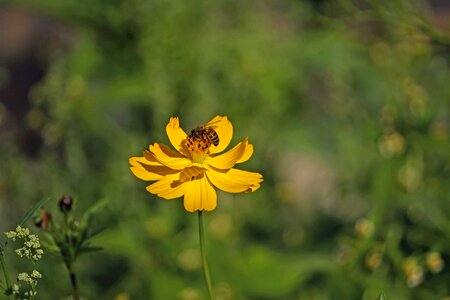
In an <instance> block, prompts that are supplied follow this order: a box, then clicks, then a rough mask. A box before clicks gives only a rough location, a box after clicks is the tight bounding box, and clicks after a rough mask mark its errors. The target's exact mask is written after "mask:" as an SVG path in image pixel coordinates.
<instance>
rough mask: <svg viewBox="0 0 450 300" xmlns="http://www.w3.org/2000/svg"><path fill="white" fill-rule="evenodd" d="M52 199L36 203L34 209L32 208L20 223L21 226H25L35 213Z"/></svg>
mask: <svg viewBox="0 0 450 300" xmlns="http://www.w3.org/2000/svg"><path fill="white" fill-rule="evenodd" d="M50 200H51V198H47V199H42V200H41V201H39V202H38V203H36V204H35V205H34V206H33V207H31V208H30V209H29V210H28V211H27V212H26V213H25V215H24V217H23V218H22V220H21V221H20V222H19V225H20V226H23V225H24V224H25V223H26V222H27V221H28V220H29V219H30V218H31V217H32V216H33V215H34V213H35V212H36V211H37V210H38V209H40V208H41V207H42V206H43V205H44V204H45V203H47V202H48V201H50Z"/></svg>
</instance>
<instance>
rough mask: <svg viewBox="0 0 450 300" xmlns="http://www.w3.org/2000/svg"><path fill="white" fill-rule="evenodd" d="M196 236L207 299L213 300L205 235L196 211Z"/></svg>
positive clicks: (200, 214)
mask: <svg viewBox="0 0 450 300" xmlns="http://www.w3.org/2000/svg"><path fill="white" fill-rule="evenodd" d="M198 234H199V237H200V254H201V256H202V265H203V274H204V275H205V282H206V286H207V287H208V293H209V299H211V300H214V296H213V291H212V285H211V276H210V275H209V268H208V261H207V260H206V254H205V233H204V229H203V217H202V212H201V211H198Z"/></svg>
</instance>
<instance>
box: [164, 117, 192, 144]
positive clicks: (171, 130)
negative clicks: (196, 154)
mask: <svg viewBox="0 0 450 300" xmlns="http://www.w3.org/2000/svg"><path fill="white" fill-rule="evenodd" d="M166 133H167V136H168V137H169V140H170V143H171V144H172V146H173V147H174V148H175V149H177V150H178V151H181V149H182V142H183V140H185V139H186V136H187V135H186V132H184V130H183V129H182V128H180V123H179V121H178V117H172V118H170V120H169V123H168V124H167V126H166Z"/></svg>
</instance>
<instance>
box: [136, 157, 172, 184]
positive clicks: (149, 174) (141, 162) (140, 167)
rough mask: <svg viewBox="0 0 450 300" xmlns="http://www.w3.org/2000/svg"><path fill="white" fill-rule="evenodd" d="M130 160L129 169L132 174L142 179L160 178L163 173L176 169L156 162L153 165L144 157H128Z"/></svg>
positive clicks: (170, 172)
mask: <svg viewBox="0 0 450 300" xmlns="http://www.w3.org/2000/svg"><path fill="white" fill-rule="evenodd" d="M129 162H130V165H131V167H130V170H131V172H133V174H134V175H135V176H136V177H137V178H139V179H142V180H145V181H152V180H158V179H160V178H162V177H163V176H164V175H167V174H173V173H176V172H178V171H176V170H172V169H170V168H169V167H166V166H163V165H161V164H159V163H158V165H155V164H154V163H152V162H149V161H148V160H147V159H145V158H144V157H131V158H130V159H129Z"/></svg>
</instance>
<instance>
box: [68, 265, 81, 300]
mask: <svg viewBox="0 0 450 300" xmlns="http://www.w3.org/2000/svg"><path fill="white" fill-rule="evenodd" d="M67 270H68V271H69V276H70V284H71V285H72V298H73V300H80V291H79V290H78V280H77V273H76V272H75V270H74V269H73V266H69V267H68V268H67Z"/></svg>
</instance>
